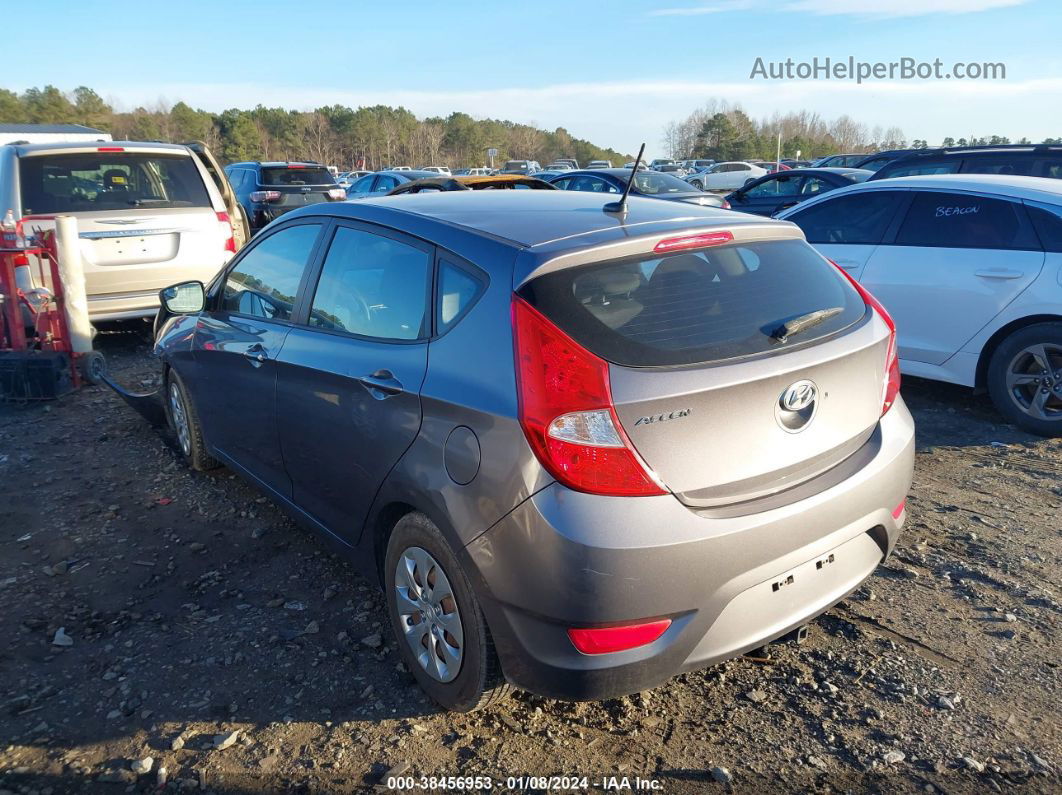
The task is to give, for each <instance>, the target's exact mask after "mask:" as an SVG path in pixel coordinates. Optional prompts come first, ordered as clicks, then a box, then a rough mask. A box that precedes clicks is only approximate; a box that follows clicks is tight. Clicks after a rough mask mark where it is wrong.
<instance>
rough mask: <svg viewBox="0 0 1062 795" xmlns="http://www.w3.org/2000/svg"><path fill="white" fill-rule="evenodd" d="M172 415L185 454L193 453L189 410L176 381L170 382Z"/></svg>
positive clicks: (178, 441) (179, 442)
mask: <svg viewBox="0 0 1062 795" xmlns="http://www.w3.org/2000/svg"><path fill="white" fill-rule="evenodd" d="M170 416H171V417H173V429H174V430H175V431H176V432H177V443H178V444H180V446H181V452H182V453H184V454H185V455H191V454H192V433H191V430H190V429H189V427H188V412H187V411H185V408H184V398H183V397H182V396H181V389H180V387H179V386H177V384H176V382H174V383H171V384H170Z"/></svg>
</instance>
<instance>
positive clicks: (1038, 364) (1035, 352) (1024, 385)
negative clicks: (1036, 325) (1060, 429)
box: [1007, 343, 1062, 421]
mask: <svg viewBox="0 0 1062 795" xmlns="http://www.w3.org/2000/svg"><path fill="white" fill-rule="evenodd" d="M1007 393H1008V394H1009V395H1010V398H1011V400H1013V401H1014V403H1015V405H1016V406H1017V407H1018V408H1019V409H1021V410H1022V411H1023V412H1025V413H1026V414H1028V415H1029V416H1030V417H1033V418H1035V419H1038V420H1052V421H1058V420H1062V345H1055V344H1052V343H1038V344H1036V345H1030V346H1028V347H1027V348H1023V349H1022V350H1021V351H1019V352H1018V354H1017V355H1016V356H1015V357H1014V358H1013V359H1012V360H1011V362H1010V365H1009V366H1008V367H1007Z"/></svg>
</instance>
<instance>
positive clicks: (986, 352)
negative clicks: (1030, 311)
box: [974, 315, 1062, 390]
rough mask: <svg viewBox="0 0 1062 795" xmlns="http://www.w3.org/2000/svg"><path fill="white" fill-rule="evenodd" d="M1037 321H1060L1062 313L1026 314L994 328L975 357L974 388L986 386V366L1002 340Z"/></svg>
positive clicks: (979, 388)
mask: <svg viewBox="0 0 1062 795" xmlns="http://www.w3.org/2000/svg"><path fill="white" fill-rule="evenodd" d="M1038 323H1062V315H1027V316H1026V317H1021V318H1018V319H1017V320H1012V321H1011V322H1010V323H1007V324H1006V325H1005V326H1001V327H1000V328H998V329H996V331H995V332H994V333H993V334H992V336H991V337H989V338H988V341H987V342H985V344H984V346H983V347H982V348H981V355H980V356H979V357H978V359H977V373H976V376H975V380H974V386H975V388H976V389H978V390H981V389H986V388H987V386H988V366H989V365H990V364H991V362H992V356H993V355H994V354H995V352H996V350H997V349H998V348H999V346H1000V345H1001V344H1003V341H1004V340H1006V339H1007V337H1009V336H1010V335H1011V334H1013V333H1014V332H1016V331H1020V330H1021V329H1023V328H1026V327H1028V326H1035V325H1037V324H1038Z"/></svg>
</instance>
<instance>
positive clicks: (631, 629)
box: [568, 618, 671, 654]
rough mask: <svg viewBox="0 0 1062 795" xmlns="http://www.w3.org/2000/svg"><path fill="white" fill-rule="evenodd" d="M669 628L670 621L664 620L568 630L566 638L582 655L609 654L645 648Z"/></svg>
mask: <svg viewBox="0 0 1062 795" xmlns="http://www.w3.org/2000/svg"><path fill="white" fill-rule="evenodd" d="M670 626H671V619H670V618H665V619H661V620H660V621H649V622H646V623H644V624H628V625H627V626H624V627H600V628H598V629H569V630H568V637H569V638H570V639H571V642H572V645H574V646H575V648H577V649H578V650H579V651H581V652H582V653H583V654H610V653H612V652H617V651H627V650H628V649H636V648H638V647H639V646H647V645H648V644H650V643H652V642H653V641H655V640H657V639H658V638H659V637H660V636H661V635H663V634H664V633H665V632H667V628H668V627H670Z"/></svg>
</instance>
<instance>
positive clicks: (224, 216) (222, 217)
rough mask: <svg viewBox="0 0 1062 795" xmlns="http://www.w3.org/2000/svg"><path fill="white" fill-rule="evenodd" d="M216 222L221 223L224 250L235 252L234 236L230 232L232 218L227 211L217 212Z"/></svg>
mask: <svg viewBox="0 0 1062 795" xmlns="http://www.w3.org/2000/svg"><path fill="white" fill-rule="evenodd" d="M217 215H218V223H219V224H220V225H221V236H222V239H224V241H225V250H226V251H231V252H232V253H233V254H235V253H236V238H235V237H233V234H232V219H230V218H229V214H228V213H218V214H217Z"/></svg>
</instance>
